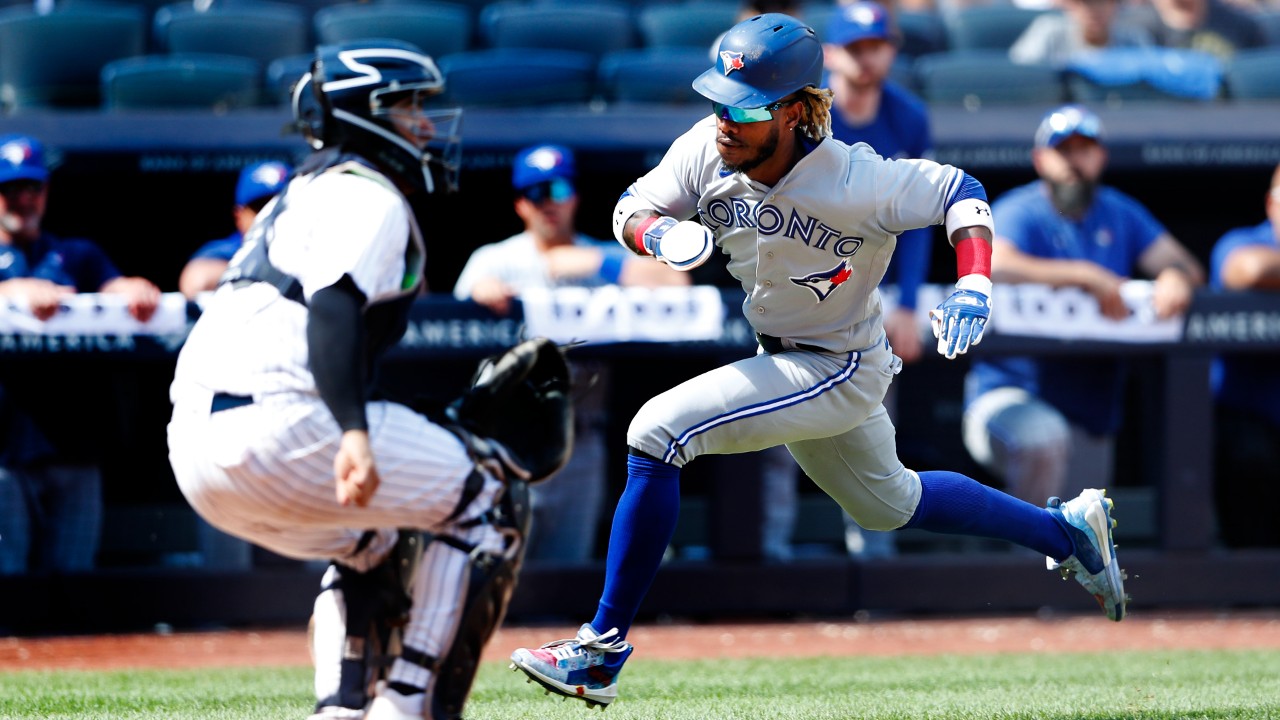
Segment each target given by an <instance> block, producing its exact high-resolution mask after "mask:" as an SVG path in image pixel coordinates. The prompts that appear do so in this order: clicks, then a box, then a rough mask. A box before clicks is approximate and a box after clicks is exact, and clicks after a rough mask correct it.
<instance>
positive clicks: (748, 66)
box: [693, 13, 822, 108]
mask: <svg viewBox="0 0 1280 720" xmlns="http://www.w3.org/2000/svg"><path fill="white" fill-rule="evenodd" d="M821 82H822V43H821V42H820V41H819V40H818V36H817V34H816V33H814V31H813V28H811V27H809V26H808V25H805V24H804V23H802V22H800V21H799V20H797V19H795V18H793V17H791V16H790V15H784V14H782V13H765V14H764V15H756V16H755V17H753V18H748V19H746V20H743V21H742V22H740V23H738V24H737V25H734V26H733V27H732V28H730V29H729V31H728V32H726V33H725V34H724V37H723V38H722V39H721V40H720V47H719V48H717V50H716V64H715V66H714V67H712V68H711V69H709V70H707V71H706V72H704V73H702V74H701V75H699V76H698V77H697V78H695V79H694V81H693V89H694V90H696V91H698V93H699V94H701V95H703V96H705V97H707V98H709V99H710V100H712V101H713V102H718V103H723V104H725V105H732V106H733V107H742V108H758V107H764V106H766V105H770V104H772V103H775V102H777V101H779V100H781V99H782V98H784V97H786V96H788V95H790V94H791V93H793V92H795V91H797V90H799V89H801V88H804V87H808V86H813V87H818V86H819V84H820V83H821Z"/></svg>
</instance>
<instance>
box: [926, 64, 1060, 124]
mask: <svg viewBox="0 0 1280 720" xmlns="http://www.w3.org/2000/svg"><path fill="white" fill-rule="evenodd" d="M915 76H916V78H917V81H918V82H919V91H920V96H921V97H922V98H923V99H924V100H925V102H927V103H930V104H942V105H963V106H964V107H965V108H967V109H970V110H977V109H978V108H980V107H984V106H989V105H1050V104H1056V103H1060V102H1063V101H1064V100H1065V99H1066V91H1065V87H1064V85H1063V81H1062V72H1061V71H1060V70H1058V69H1057V68H1054V67H1050V66H1048V65H1020V64H1018V63H1015V62H1013V61H1011V60H1010V59H1009V56H1008V54H1007V53H1006V52H1005V51H1003V50H988V51H982V52H979V51H973V52H955V51H952V52H945V53H934V54H932V55H924V56H921V57H919V58H917V59H916V61H915Z"/></svg>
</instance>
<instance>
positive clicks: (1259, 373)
mask: <svg viewBox="0 0 1280 720" xmlns="http://www.w3.org/2000/svg"><path fill="white" fill-rule="evenodd" d="M1266 210H1267V219H1266V220H1264V221H1263V222H1262V223H1260V224H1258V225H1253V226H1249V227H1238V228H1235V229H1233V230H1231V231H1229V232H1227V233H1226V234H1225V235H1223V236H1222V237H1221V238H1220V239H1219V240H1218V242H1217V243H1215V244H1214V246H1213V253H1212V255H1211V256H1210V258H1209V283H1210V286H1211V287H1213V288H1214V289H1216V290H1239V291H1264V292H1275V291H1277V290H1280V166H1277V167H1276V169H1275V172H1274V174H1273V175H1272V176H1271V188H1270V190H1269V191H1268V192H1267V198H1266ZM1213 388H1214V398H1215V400H1216V403H1217V410H1216V413H1215V419H1214V423H1215V426H1214V445H1215V447H1214V468H1213V470H1214V472H1213V477H1214V493H1215V501H1216V504H1217V514H1218V533H1219V536H1220V537H1221V539H1222V541H1223V543H1225V544H1226V545H1228V546H1230V547H1276V546H1280V523H1276V521H1275V508H1276V506H1277V503H1280V482H1278V481H1280V477H1277V468H1280V374H1277V373H1276V371H1275V358H1274V356H1271V355H1266V354H1261V353H1251V354H1239V355H1227V356H1223V357H1220V358H1217V359H1216V360H1215V362H1214V369H1213Z"/></svg>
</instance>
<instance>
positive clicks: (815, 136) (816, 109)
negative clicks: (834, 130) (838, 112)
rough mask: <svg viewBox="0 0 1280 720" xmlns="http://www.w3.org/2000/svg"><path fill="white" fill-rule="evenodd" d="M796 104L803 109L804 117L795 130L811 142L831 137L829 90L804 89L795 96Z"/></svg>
mask: <svg viewBox="0 0 1280 720" xmlns="http://www.w3.org/2000/svg"><path fill="white" fill-rule="evenodd" d="M795 97H796V102H798V103H800V106H801V107H802V108H804V116H803V118H802V119H801V120H800V124H798V125H796V129H797V130H799V131H800V132H802V133H804V134H805V135H807V136H809V138H810V139H812V140H821V139H822V138H825V137H830V136H831V90H829V89H827V88H816V87H812V86H810V87H804V88H801V89H800V90H799V91H798V92H797V94H796V96H795Z"/></svg>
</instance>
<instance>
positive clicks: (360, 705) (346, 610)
mask: <svg viewBox="0 0 1280 720" xmlns="http://www.w3.org/2000/svg"><path fill="white" fill-rule="evenodd" d="M423 546H424V542H423V539H422V535H421V534H420V533H417V532H413V531H401V532H400V535H399V538H398V539H397V541H396V544H395V546H394V547H393V548H392V551H391V553H390V554H388V556H387V558H386V559H385V560H383V561H382V562H381V563H380V564H379V565H378V566H376V567H374V568H373V569H371V570H369V571H368V572H364V573H361V572H357V571H355V570H353V569H351V568H349V567H347V566H345V565H342V564H341V563H338V562H334V563H332V564H330V566H329V569H328V570H327V571H326V572H325V574H324V579H323V580H322V581H321V589H320V594H319V596H317V598H316V604H315V614H314V615H313V616H312V658H313V660H314V661H315V664H316V681H315V682H316V698H317V700H316V712H317V714H322V712H323V711H324V710H325V709H326V708H330V709H351V710H359V711H360V712H361V713H363V711H364V707H365V705H366V704H367V703H368V701H369V695H370V692H371V689H372V687H373V683H374V681H375V680H376V679H377V677H378V674H379V673H380V671H384V670H385V669H386V667H387V665H388V664H389V661H388V655H387V652H386V651H387V647H388V644H389V643H390V641H391V631H392V629H393V628H395V627H398V626H401V625H403V624H404V623H405V621H406V620H407V619H408V613H409V608H410V598H409V593H408V588H407V582H408V579H409V578H410V577H412V575H413V571H414V570H415V569H416V567H417V563H418V561H419V559H420V558H421V557H422V548H423Z"/></svg>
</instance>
